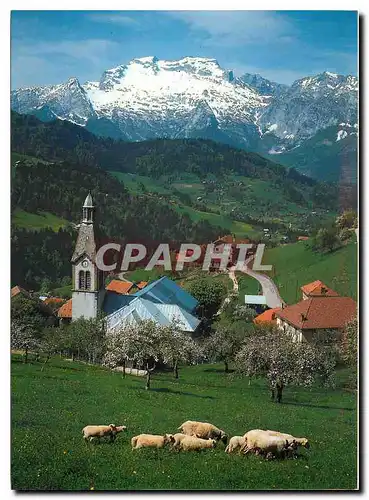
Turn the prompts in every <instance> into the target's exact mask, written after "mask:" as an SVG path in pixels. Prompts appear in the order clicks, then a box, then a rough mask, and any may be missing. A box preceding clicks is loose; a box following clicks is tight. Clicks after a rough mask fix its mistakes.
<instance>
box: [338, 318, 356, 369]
mask: <svg viewBox="0 0 369 500" xmlns="http://www.w3.org/2000/svg"><path fill="white" fill-rule="evenodd" d="M358 334H359V327H358V321H357V318H354V319H352V320H351V321H349V322H348V323H347V324H346V327H345V329H344V333H343V335H342V341H341V351H342V358H343V361H345V363H346V364H348V365H350V366H356V365H357V362H358Z"/></svg>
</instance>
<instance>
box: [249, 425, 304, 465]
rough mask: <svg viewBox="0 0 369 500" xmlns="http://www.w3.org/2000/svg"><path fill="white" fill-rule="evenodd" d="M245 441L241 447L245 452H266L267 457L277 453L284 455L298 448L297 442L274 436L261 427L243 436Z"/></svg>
mask: <svg viewBox="0 0 369 500" xmlns="http://www.w3.org/2000/svg"><path fill="white" fill-rule="evenodd" d="M243 438H244V440H245V443H244V445H243V446H242V447H241V451H243V452H244V454H246V453H248V452H249V451H253V452H255V453H256V454H259V453H262V454H263V455H264V454H265V455H266V456H267V458H269V457H271V456H275V455H282V456H284V455H285V454H286V453H287V452H290V451H293V450H294V449H296V446H297V445H296V443H294V442H292V443H290V442H289V441H288V439H284V438H283V437H281V436H274V435H271V434H269V433H268V432H267V431H264V430H261V429H253V430H251V431H248V432H246V434H245V435H244V436H243Z"/></svg>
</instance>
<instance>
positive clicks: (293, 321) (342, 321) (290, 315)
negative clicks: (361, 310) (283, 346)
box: [275, 280, 357, 342]
mask: <svg viewBox="0 0 369 500" xmlns="http://www.w3.org/2000/svg"><path fill="white" fill-rule="evenodd" d="M301 290H302V300H301V301H300V302H298V303H297V304H294V305H291V306H287V307H284V308H283V309H281V310H279V311H276V312H275V318H276V324H277V326H278V328H280V329H282V330H283V331H285V332H286V333H289V334H291V335H292V337H293V338H294V339H295V340H297V341H299V342H303V341H307V342H308V341H310V340H312V338H313V336H314V334H315V333H317V332H318V331H319V330H337V331H342V330H343V329H344V327H345V325H346V324H347V323H348V322H349V321H350V320H352V319H353V318H354V317H356V315H357V304H356V302H355V301H354V300H353V299H352V298H351V297H340V296H339V295H338V293H337V292H335V291H334V290H331V289H330V288H328V287H327V286H326V285H324V283H322V282H321V281H319V280H317V281H314V282H313V283H309V284H308V285H304V286H302V287H301Z"/></svg>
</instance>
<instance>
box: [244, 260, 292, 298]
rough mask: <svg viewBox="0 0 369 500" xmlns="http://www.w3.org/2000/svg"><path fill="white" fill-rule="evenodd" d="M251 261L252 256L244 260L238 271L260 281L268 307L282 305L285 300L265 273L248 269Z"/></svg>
mask: <svg viewBox="0 0 369 500" xmlns="http://www.w3.org/2000/svg"><path fill="white" fill-rule="evenodd" d="M252 261H253V256H252V257H250V258H248V259H247V260H246V261H245V265H244V267H243V268H242V269H240V271H241V272H243V273H245V274H248V275H249V276H251V277H252V278H255V279H256V280H257V281H258V282H259V283H260V285H261V287H262V289H263V295H264V296H265V298H266V303H267V306H268V307H270V308H274V307H282V305H283V304H284V303H285V302H284V300H283V299H282V297H281V296H280V295H279V291H278V288H277V286H276V284H275V283H274V281H273V280H272V279H271V278H269V276H266V275H265V274H262V273H258V272H256V271H253V270H252V269H250V267H249V265H250V266H251V265H252Z"/></svg>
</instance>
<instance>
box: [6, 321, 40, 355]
mask: <svg viewBox="0 0 369 500" xmlns="http://www.w3.org/2000/svg"><path fill="white" fill-rule="evenodd" d="M39 342H40V341H39V339H38V338H37V337H36V336H35V334H34V330H33V328H32V327H30V326H27V324H26V323H24V322H23V321H19V320H18V319H12V322H11V327H10V345H11V349H14V350H19V351H24V362H25V363H27V362H28V354H29V352H30V351H35V350H38V348H39Z"/></svg>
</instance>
